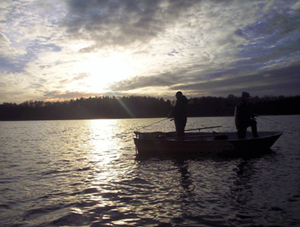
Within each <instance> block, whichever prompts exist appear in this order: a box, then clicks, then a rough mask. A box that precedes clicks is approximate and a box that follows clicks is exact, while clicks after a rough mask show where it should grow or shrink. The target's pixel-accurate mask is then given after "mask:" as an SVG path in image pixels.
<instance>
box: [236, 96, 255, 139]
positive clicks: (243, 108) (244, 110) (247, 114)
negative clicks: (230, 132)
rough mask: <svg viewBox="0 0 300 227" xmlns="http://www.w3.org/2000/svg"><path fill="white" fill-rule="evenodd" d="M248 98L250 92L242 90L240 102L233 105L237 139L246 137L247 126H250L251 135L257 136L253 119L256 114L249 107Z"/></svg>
mask: <svg viewBox="0 0 300 227" xmlns="http://www.w3.org/2000/svg"><path fill="white" fill-rule="evenodd" d="M249 98H250V94H249V93H248V92H243V93H242V101H241V103H240V104H239V105H237V106H236V107H235V113H234V115H235V126H236V128H237V134H238V138H239V139H244V138H245V137H246V132H247V128H248V127H251V130H252V135H253V137H254V138H256V137H258V135H257V126H256V125H257V123H256V120H255V119H254V117H255V116H256V115H255V114H254V113H253V111H252V109H251V107H250V104H249Z"/></svg>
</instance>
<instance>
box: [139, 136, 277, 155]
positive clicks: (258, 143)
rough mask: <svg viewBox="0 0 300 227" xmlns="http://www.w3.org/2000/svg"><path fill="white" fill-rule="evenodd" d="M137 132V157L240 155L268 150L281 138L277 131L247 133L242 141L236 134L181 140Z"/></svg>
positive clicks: (189, 137) (192, 137) (187, 137)
mask: <svg viewBox="0 0 300 227" xmlns="http://www.w3.org/2000/svg"><path fill="white" fill-rule="evenodd" d="M157 135H158V136H155V135H154V134H153V133H152V134H150V133H139V134H137V138H134V143H135V145H136V151H137V154H138V155H157V154H162V155H165V154H168V155H169V154H176V155H178V154H181V155H182V154H183V155H188V154H197V155H221V154H222V155H241V154H249V153H261V152H262V151H269V150H270V148H271V146H272V145H273V144H274V143H275V142H276V140H277V139H278V138H279V137H280V136H281V135H282V133H281V132H261V133H260V136H259V138H253V137H252V136H251V135H250V133H248V135H247V137H246V138H245V139H238V138H237V137H236V133H233V132H227V133H226V132H225V133H222V134H219V133H218V134H214V133H189V134H188V135H186V137H185V138H184V139H176V137H172V136H167V135H166V136H163V135H164V134H159V133H157Z"/></svg>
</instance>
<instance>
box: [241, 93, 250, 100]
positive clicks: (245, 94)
mask: <svg viewBox="0 0 300 227" xmlns="http://www.w3.org/2000/svg"><path fill="white" fill-rule="evenodd" d="M249 98H250V94H249V93H248V92H245V91H243V92H242V99H243V100H249Z"/></svg>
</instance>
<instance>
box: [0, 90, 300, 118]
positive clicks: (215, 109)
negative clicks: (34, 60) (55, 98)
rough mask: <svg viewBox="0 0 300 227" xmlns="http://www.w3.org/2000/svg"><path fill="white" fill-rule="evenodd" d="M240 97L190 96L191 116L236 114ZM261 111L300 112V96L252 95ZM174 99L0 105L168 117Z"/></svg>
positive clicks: (31, 111) (28, 110) (9, 110)
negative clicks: (236, 106) (235, 108)
mask: <svg viewBox="0 0 300 227" xmlns="http://www.w3.org/2000/svg"><path fill="white" fill-rule="evenodd" d="M238 101H239V98H238V97H236V96H234V95H232V94H230V95H228V96H227V97H226V98H222V97H211V96H208V97H199V98H190V102H189V103H190V104H189V105H188V116H189V117H199V116H233V114H234V107H235V105H236V103H237V102H238ZM250 102H252V103H253V108H254V110H255V112H256V113H257V114H259V115H288V114H300V96H289V97H284V96H278V97H275V96H265V97H262V98H260V97H257V96H255V97H252V98H251V99H250ZM171 110H172V102H171V101H170V100H166V101H165V100H164V99H163V98H153V97H145V96H130V97H125V96H123V97H114V96H113V97H108V96H102V97H94V98H92V97H91V98H80V99H76V100H70V101H65V102H43V101H26V102H23V103H21V104H18V105H17V104H16V103H3V104H2V105H0V120H2V121H3V120H66V119H97V118H150V117H167V116H168V113H169V112H170V111H171Z"/></svg>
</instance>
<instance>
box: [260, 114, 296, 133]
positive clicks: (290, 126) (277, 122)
mask: <svg viewBox="0 0 300 227" xmlns="http://www.w3.org/2000/svg"><path fill="white" fill-rule="evenodd" d="M258 117H259V118H262V119H264V120H268V121H272V122H274V123H276V124H280V125H283V126H285V127H289V128H294V129H297V130H299V128H297V127H295V126H292V125H287V124H283V123H281V122H279V121H274V120H270V119H268V118H265V117H262V116H258Z"/></svg>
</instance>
